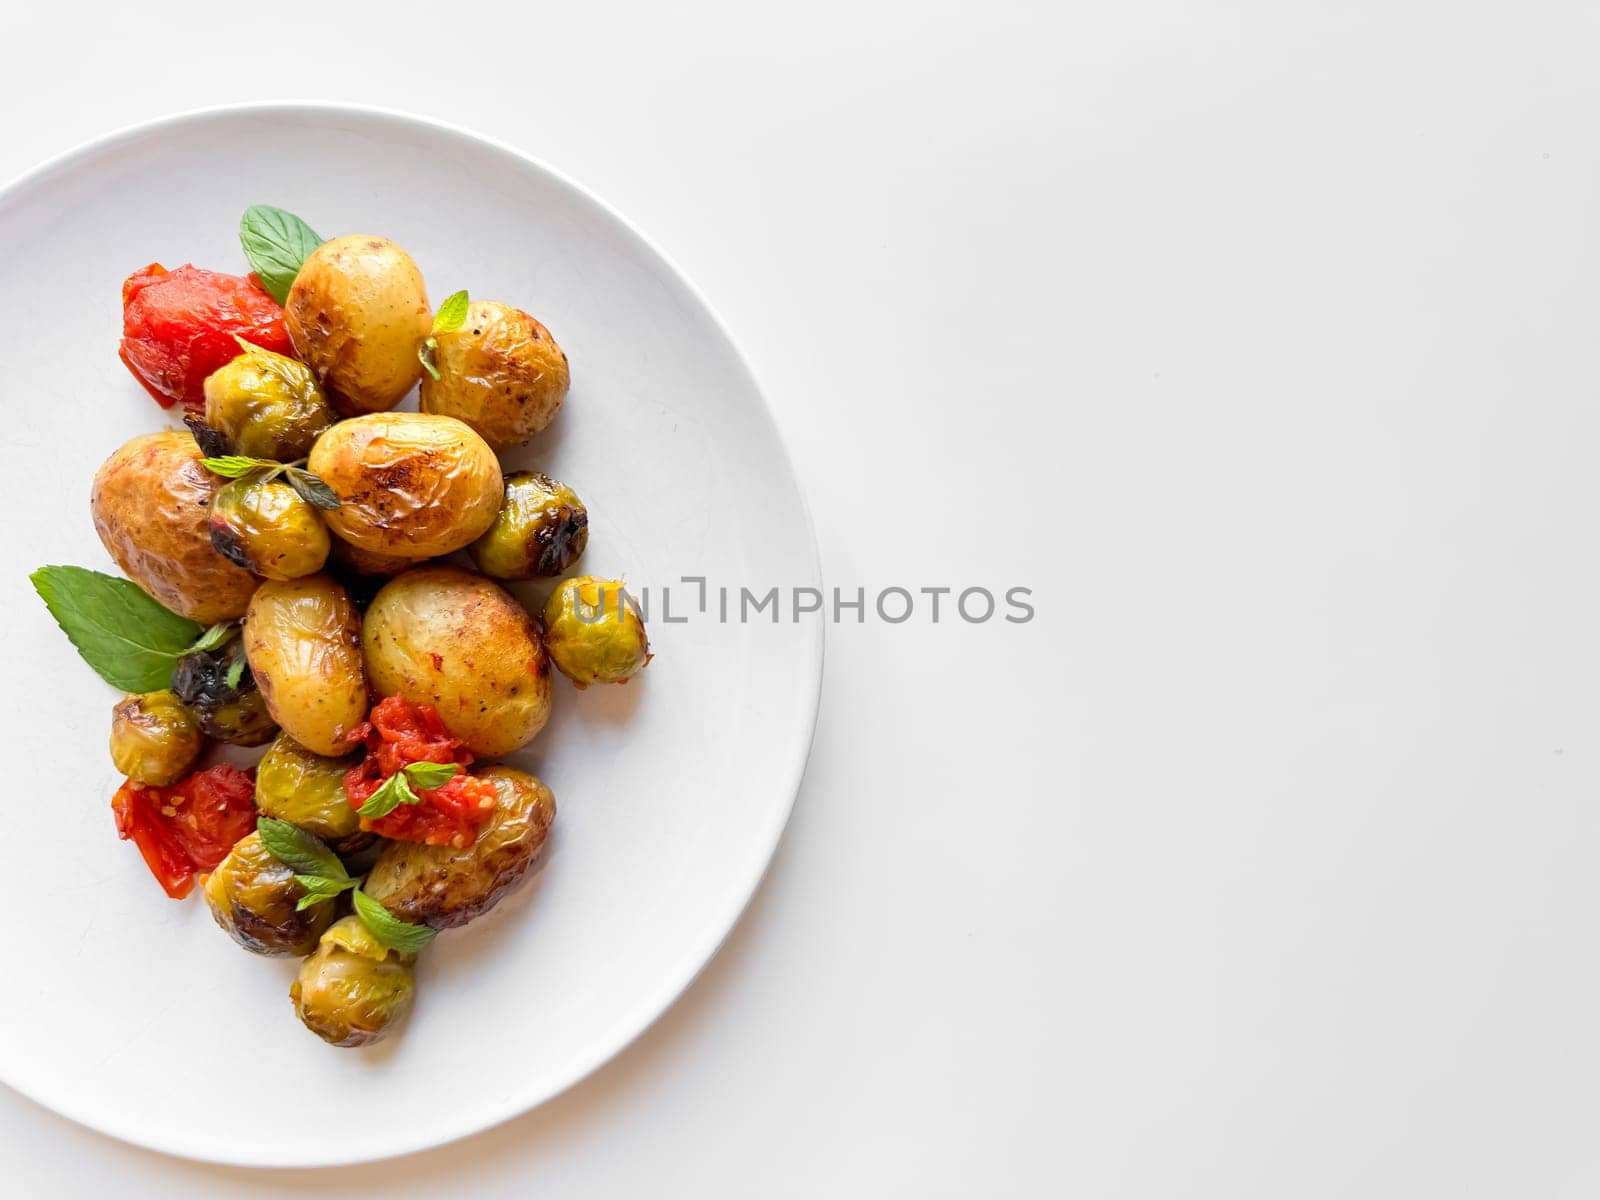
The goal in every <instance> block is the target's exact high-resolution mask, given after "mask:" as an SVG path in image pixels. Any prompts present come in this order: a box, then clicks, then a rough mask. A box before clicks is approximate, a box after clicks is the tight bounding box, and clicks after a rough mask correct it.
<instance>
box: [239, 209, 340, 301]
mask: <svg viewBox="0 0 1600 1200" xmlns="http://www.w3.org/2000/svg"><path fill="white" fill-rule="evenodd" d="M239 244H240V245H241V246H243V247H244V256H245V258H247V259H249V260H250V269H251V270H252V271H254V272H255V273H256V275H257V277H258V278H259V279H260V280H261V286H262V287H264V288H266V289H267V291H268V292H270V293H271V294H272V298H273V299H274V300H276V301H277V302H278V303H279V304H282V303H283V302H284V301H285V300H287V299H288V298H289V289H290V288H291V287H292V286H294V277H295V276H296V275H298V274H300V267H301V265H302V264H303V263H304V262H305V261H306V259H307V258H309V257H310V256H311V252H312V251H313V250H315V249H316V248H317V247H318V246H320V245H322V238H320V237H318V236H317V233H316V231H315V230H313V229H312V228H311V226H309V225H307V224H306V223H305V222H304V221H302V220H301V219H300V218H299V217H297V216H295V215H294V214H293V213H291V212H284V210H283V209H281V208H273V207H272V206H271V205H267V204H252V205H251V206H250V207H249V208H247V209H245V210H244V216H243V217H241V218H240V219H239Z"/></svg>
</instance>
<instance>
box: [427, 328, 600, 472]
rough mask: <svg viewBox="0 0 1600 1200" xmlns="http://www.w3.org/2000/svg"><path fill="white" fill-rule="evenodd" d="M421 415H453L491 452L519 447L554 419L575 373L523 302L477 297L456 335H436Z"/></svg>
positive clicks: (548, 332) (562, 353) (454, 333)
mask: <svg viewBox="0 0 1600 1200" xmlns="http://www.w3.org/2000/svg"><path fill="white" fill-rule="evenodd" d="M435 346H436V348H435V350H434V354H433V362H434V369H435V370H437V371H438V372H439V378H437V379H434V378H432V377H431V376H424V377H423V380H422V396H421V407H422V411H423V412H425V413H438V414H440V415H441V416H446V417H457V418H459V419H460V420H463V421H465V422H466V423H467V424H468V425H471V426H472V427H473V428H474V429H476V430H477V431H478V432H479V433H480V434H481V435H482V436H483V440H484V441H486V442H488V443H489V445H491V446H493V447H494V448H495V449H496V450H509V449H510V448H511V447H513V446H520V445H521V444H522V443H523V442H525V441H527V440H528V439H529V438H531V437H532V436H533V435H534V434H536V433H538V432H540V431H541V430H543V429H544V427H545V426H547V425H549V424H550V422H551V421H553V420H554V419H555V415H556V413H557V412H559V411H560V409H561V402H562V401H563V400H565V399H566V396H567V388H568V386H569V385H570V384H571V382H572V376H571V374H570V373H569V371H568V369H567V356H566V354H565V352H563V351H562V349H561V347H560V346H558V345H556V340H555V338H553V337H551V336H550V331H549V330H548V329H546V328H545V327H544V326H543V325H541V324H539V322H538V321H535V320H534V319H533V318H532V317H530V316H529V315H528V314H527V313H525V312H523V311H522V310H521V309H520V308H512V307H511V306H510V305H509V304H501V303H499V302H498V301H495V300H474V301H473V302H472V304H471V305H470V306H469V307H468V308H467V319H466V321H465V322H464V323H463V324H462V326H461V328H460V329H458V330H456V331H455V332H453V333H441V334H439V335H437V337H436V339H435Z"/></svg>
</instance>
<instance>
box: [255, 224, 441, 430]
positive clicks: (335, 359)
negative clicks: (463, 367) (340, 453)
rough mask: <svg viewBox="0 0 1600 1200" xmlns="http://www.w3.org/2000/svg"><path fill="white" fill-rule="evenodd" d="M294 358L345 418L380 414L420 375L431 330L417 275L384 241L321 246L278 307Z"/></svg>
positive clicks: (355, 237) (344, 240)
mask: <svg viewBox="0 0 1600 1200" xmlns="http://www.w3.org/2000/svg"><path fill="white" fill-rule="evenodd" d="M283 316H284V324H285V325H286V326H287V327H288V330H289V340H290V341H292V342H293V343H294V350H295V353H296V354H298V355H299V356H300V357H301V358H302V359H303V360H304V361H305V364H306V366H308V367H310V368H311V372H312V374H313V375H315V376H316V378H317V382H318V383H320V384H321V385H322V386H323V387H324V388H325V389H326V390H327V393H328V398H329V399H330V400H331V401H332V402H333V406H334V407H335V408H336V409H338V410H339V412H340V413H341V414H343V415H344V416H347V417H350V416H356V415H359V414H361V413H371V412H385V411H387V410H388V409H391V408H393V407H394V406H395V405H396V404H398V403H400V400H401V399H402V398H403V397H404V396H405V394H406V393H407V392H409V391H410V390H411V389H412V387H413V386H414V385H415V384H416V382H417V377H418V376H420V375H421V374H422V363H421V362H420V361H419V360H418V358H417V351H418V350H419V349H420V348H421V346H422V343H423V342H424V341H425V340H426V339H427V336H428V331H429V330H430V329H431V328H432V326H433V310H432V309H431V308H430V307H429V305H428V293H427V290H426V289H425V288H424V287H423V284H422V272H421V271H419V270H417V264H416V263H415V262H413V261H412V260H411V256H410V255H409V254H407V253H406V252H405V251H404V250H402V249H400V247H399V246H396V245H395V244H394V243H393V242H391V241H389V240H388V239H387V238H380V237H372V236H370V235H368V234H351V235H350V236H348V237H337V238H334V239H333V240H332V241H329V242H324V243H323V244H322V245H321V246H319V247H317V249H315V250H314V251H312V253H311V256H310V257H309V258H307V259H306V261H305V262H304V263H303V264H301V267H300V273H299V274H298V275H296V276H295V280H294V286H293V287H291V288H290V289H289V296H288V299H287V300H286V301H285V302H284V306H283Z"/></svg>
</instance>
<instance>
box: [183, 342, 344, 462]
mask: <svg viewBox="0 0 1600 1200" xmlns="http://www.w3.org/2000/svg"><path fill="white" fill-rule="evenodd" d="M205 390H206V422H205V423H206V425H207V426H208V427H209V428H211V429H214V430H216V431H217V432H218V433H220V434H221V435H222V436H223V437H224V438H226V439H227V442H228V447H229V449H230V450H232V452H233V453H235V454H248V455H249V456H250V457H251V458H270V459H272V460H274V461H275V462H291V461H293V460H295V459H300V458H304V457H305V456H306V455H307V454H310V453H311V443H312V442H314V441H316V440H317V435H318V434H319V433H321V432H322V431H323V430H324V429H326V428H327V427H328V426H329V425H332V424H333V422H334V413H333V409H332V408H331V407H329V405H328V398H327V397H326V396H324V395H323V394H322V389H321V388H319V387H318V386H317V381H316V379H314V378H313V377H312V374H311V368H310V367H308V366H306V365H305V364H304V363H300V362H296V361H295V360H294V359H292V358H289V357H287V356H286V355H283V354H274V353H273V352H272V351H271V350H263V349H262V348H261V347H259V346H252V345H249V344H248V343H246V344H245V346H244V353H242V354H240V355H239V357H238V358H236V359H234V360H233V361H232V362H230V363H228V364H227V365H226V366H224V367H222V368H220V369H219V370H216V371H213V372H212V373H211V374H210V376H208V377H207V379H206V385H205Z"/></svg>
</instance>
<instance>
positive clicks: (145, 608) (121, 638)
mask: <svg viewBox="0 0 1600 1200" xmlns="http://www.w3.org/2000/svg"><path fill="white" fill-rule="evenodd" d="M28 578H29V579H30V580H31V581H32V583H33V590H34V591H36V592H38V593H39V598H40V599H41V600H43V601H44V603H45V607H46V608H48V609H49V610H50V615H51V616H52V617H54V618H55V621H56V624H57V625H59V626H61V631H62V632H63V633H65V634H66V635H67V640H69V641H70V642H71V643H72V644H73V646H75V647H76V648H77V651H78V653H79V654H81V655H82V656H83V661H84V662H86V663H88V664H89V666H90V667H92V668H93V669H94V672H95V673H96V674H97V675H99V676H100V678H101V679H104V680H105V681H106V682H107V683H109V684H110V685H111V686H112V687H117V688H121V689H122V690H123V691H125V692H158V691H160V690H161V689H162V688H167V687H171V686H172V668H173V667H174V666H176V665H177V662H178V657H179V656H180V655H182V654H183V653H184V652H185V651H187V650H188V648H189V647H190V646H191V645H192V644H193V643H194V640H195V639H196V638H198V637H199V636H200V633H201V630H200V626H199V625H197V624H195V623H194V622H193V621H191V620H188V619H187V618H186V617H180V616H179V615H178V614H177V613H175V612H169V611H168V610H167V609H165V608H162V607H161V605H159V604H157V603H156V602H155V601H154V600H152V599H150V597H149V596H147V595H145V594H144V593H143V592H142V591H140V590H139V589H138V588H137V587H136V586H135V585H134V584H132V583H129V582H128V581H127V580H126V579H118V578H117V577H116V576H114V575H106V574H103V573H101V572H99V571H90V570H88V569H86V568H84V567H40V568H39V569H38V570H37V571H35V572H33V574H31V575H30V576H28Z"/></svg>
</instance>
